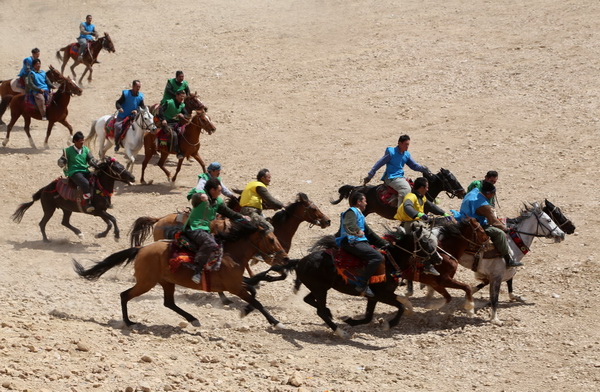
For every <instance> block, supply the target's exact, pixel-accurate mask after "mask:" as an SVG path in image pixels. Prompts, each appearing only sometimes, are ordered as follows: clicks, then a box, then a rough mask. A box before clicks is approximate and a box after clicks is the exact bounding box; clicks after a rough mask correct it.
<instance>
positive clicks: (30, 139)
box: [23, 115, 37, 150]
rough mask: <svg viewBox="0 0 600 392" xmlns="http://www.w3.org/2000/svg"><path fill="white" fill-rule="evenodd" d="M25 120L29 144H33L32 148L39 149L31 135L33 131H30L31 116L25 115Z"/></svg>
mask: <svg viewBox="0 0 600 392" xmlns="http://www.w3.org/2000/svg"><path fill="white" fill-rule="evenodd" d="M23 120H25V133H26V134H27V139H28V140H29V145H30V146H31V148H33V149H36V150H37V146H36V145H35V142H34V141H33V138H32V137H31V133H30V127H31V117H29V116H25V115H23Z"/></svg>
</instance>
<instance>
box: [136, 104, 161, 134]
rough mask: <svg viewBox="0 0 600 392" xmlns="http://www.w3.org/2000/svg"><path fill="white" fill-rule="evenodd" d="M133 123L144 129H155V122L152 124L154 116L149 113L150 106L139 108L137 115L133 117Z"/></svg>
mask: <svg viewBox="0 0 600 392" xmlns="http://www.w3.org/2000/svg"><path fill="white" fill-rule="evenodd" d="M134 124H137V125H138V126H139V127H140V128H142V129H143V130H144V131H151V132H152V131H155V130H156V124H154V116H153V115H152V113H150V108H149V107H148V106H146V107H145V108H143V109H140V111H139V112H138V114H137V116H136V117H135V122H134Z"/></svg>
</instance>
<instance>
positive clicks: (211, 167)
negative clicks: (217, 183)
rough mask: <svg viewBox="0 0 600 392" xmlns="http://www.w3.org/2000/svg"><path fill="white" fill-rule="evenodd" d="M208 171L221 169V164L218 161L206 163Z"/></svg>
mask: <svg viewBox="0 0 600 392" xmlns="http://www.w3.org/2000/svg"><path fill="white" fill-rule="evenodd" d="M207 170H208V171H213V170H221V164H220V163H219V162H213V163H211V164H210V165H208V169H207Z"/></svg>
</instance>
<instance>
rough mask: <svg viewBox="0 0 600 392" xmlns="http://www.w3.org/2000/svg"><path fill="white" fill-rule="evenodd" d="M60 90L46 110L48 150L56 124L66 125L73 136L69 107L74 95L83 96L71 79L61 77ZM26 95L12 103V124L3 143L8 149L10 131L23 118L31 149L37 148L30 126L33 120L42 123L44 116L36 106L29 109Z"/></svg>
mask: <svg viewBox="0 0 600 392" xmlns="http://www.w3.org/2000/svg"><path fill="white" fill-rule="evenodd" d="M58 84H59V87H58V90H57V91H56V92H55V93H54V94H52V98H51V99H50V104H49V105H48V107H47V108H46V118H47V119H48V129H47V130H46V139H44V147H45V148H48V147H49V146H48V139H49V138H50V133H51V132H52V127H53V126H54V123H57V122H58V123H60V124H62V125H64V126H65V127H66V128H67V129H68V130H69V134H70V135H71V136H72V135H73V127H72V126H71V124H69V122H68V121H67V115H68V114H69V110H68V109H67V107H68V106H69V102H71V96H72V95H81V93H82V90H81V88H80V87H79V86H78V85H77V83H75V81H74V80H72V79H71V78H70V77H69V78H64V77H62V76H61V79H59V80H58ZM25 99H26V94H19V95H17V96H15V97H13V99H12V100H11V101H10V122H9V123H8V125H7V127H6V138H5V139H4V140H3V141H2V145H3V146H4V147H6V145H7V144H8V141H9V138H10V131H11V130H12V128H13V126H14V125H15V123H16V122H17V120H18V119H19V117H21V116H23V119H24V120H25V133H26V134H27V138H28V139H29V144H30V145H31V148H37V147H36V146H35V143H34V142H33V139H32V138H31V134H30V133H29V126H30V124H31V119H32V118H35V119H36V120H40V121H42V116H41V115H40V111H39V110H38V108H37V107H36V106H35V105H34V106H33V107H28V106H26V105H25ZM70 141H71V139H70V138H69V139H67V143H69V142H70Z"/></svg>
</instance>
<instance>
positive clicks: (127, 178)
mask: <svg viewBox="0 0 600 392" xmlns="http://www.w3.org/2000/svg"><path fill="white" fill-rule="evenodd" d="M98 170H100V171H101V172H103V173H104V174H106V175H107V176H109V177H110V178H112V179H114V180H117V181H121V182H124V183H126V184H129V185H132V183H134V182H135V176H134V175H133V174H131V173H130V172H128V171H127V169H125V166H123V165H121V164H120V163H119V162H118V161H117V160H116V159H115V158H111V157H108V156H107V157H105V158H104V160H103V161H102V162H101V163H100V164H99V165H98Z"/></svg>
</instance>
